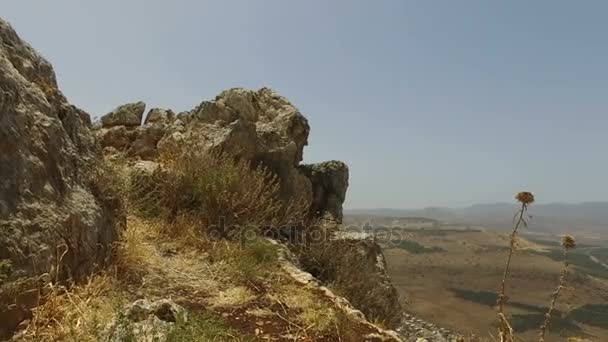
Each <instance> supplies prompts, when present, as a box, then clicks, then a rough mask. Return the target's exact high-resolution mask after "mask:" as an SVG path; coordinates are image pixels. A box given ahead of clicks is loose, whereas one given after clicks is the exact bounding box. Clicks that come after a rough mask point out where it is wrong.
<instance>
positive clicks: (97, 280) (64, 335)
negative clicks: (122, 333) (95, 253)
mask: <svg viewBox="0 0 608 342" xmlns="http://www.w3.org/2000/svg"><path fill="white" fill-rule="evenodd" d="M117 288H118V287H117V286H116V284H115V279H114V278H113V277H111V276H107V275H97V276H93V277H91V278H89V280H88V281H87V282H86V283H84V284H82V285H79V286H75V287H73V288H71V289H69V290H68V289H66V288H65V287H63V286H58V285H53V284H48V285H47V291H48V294H47V295H46V296H45V297H44V298H43V302H44V304H42V305H41V306H39V307H37V308H35V309H34V310H33V317H32V319H31V322H30V324H29V325H28V326H27V328H26V329H25V330H24V331H22V332H20V333H19V334H18V335H17V336H16V337H15V340H16V341H49V342H51V341H99V340H100V339H101V336H102V333H103V329H104V327H105V324H106V323H107V322H108V321H109V320H110V319H111V317H112V316H113V315H114V313H115V311H116V308H117V307H120V306H121V305H122V304H124V302H125V297H124V296H123V294H122V293H120V292H119V291H117V290H116V289H117Z"/></svg>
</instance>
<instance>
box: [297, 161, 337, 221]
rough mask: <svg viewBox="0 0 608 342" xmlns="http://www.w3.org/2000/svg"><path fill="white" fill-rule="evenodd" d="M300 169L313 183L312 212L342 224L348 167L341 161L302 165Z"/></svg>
mask: <svg viewBox="0 0 608 342" xmlns="http://www.w3.org/2000/svg"><path fill="white" fill-rule="evenodd" d="M300 169H301V170H302V171H303V172H304V174H305V175H306V176H307V177H308V178H309V179H310V181H311V182H312V192H313V201H312V206H311V211H312V213H313V215H315V216H317V217H326V218H328V219H330V220H333V221H335V222H337V223H342V218H343V213H342V203H344V200H345V199H346V189H347V188H348V166H347V165H346V164H344V163H343V162H341V161H336V160H332V161H328V162H323V163H319V164H308V165H302V166H301V167H300Z"/></svg>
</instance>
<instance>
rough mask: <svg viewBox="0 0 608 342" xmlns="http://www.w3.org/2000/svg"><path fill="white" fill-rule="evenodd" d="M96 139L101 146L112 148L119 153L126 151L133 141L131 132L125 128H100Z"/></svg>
mask: <svg viewBox="0 0 608 342" xmlns="http://www.w3.org/2000/svg"><path fill="white" fill-rule="evenodd" d="M97 137H98V139H99V142H100V143H101V146H103V147H113V148H115V149H117V150H119V151H122V150H126V149H128V148H129V147H130V146H131V143H132V141H133V133H132V131H131V130H129V129H127V127H125V126H113V127H108V128H100V129H99V130H98V131H97Z"/></svg>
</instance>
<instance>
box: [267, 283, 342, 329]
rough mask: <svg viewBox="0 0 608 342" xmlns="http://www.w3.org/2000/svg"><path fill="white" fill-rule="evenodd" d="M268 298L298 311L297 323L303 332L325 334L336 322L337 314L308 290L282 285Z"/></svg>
mask: <svg viewBox="0 0 608 342" xmlns="http://www.w3.org/2000/svg"><path fill="white" fill-rule="evenodd" d="M269 297H270V298H271V299H272V300H274V301H277V302H279V303H282V304H284V305H286V306H287V307H289V308H291V309H296V310H299V311H300V313H299V314H298V321H299V323H301V324H302V325H301V327H302V328H303V329H304V330H314V331H317V332H325V331H328V330H329V329H333V328H334V326H335V325H336V324H337V322H338V316H337V313H336V312H335V311H334V310H333V309H332V308H331V307H329V306H327V303H324V302H323V301H321V300H320V299H319V298H316V296H315V295H314V294H313V292H312V291H311V289H310V288H305V287H304V288H303V287H301V286H296V285H291V284H290V285H283V286H280V287H278V292H276V293H273V294H270V295H269Z"/></svg>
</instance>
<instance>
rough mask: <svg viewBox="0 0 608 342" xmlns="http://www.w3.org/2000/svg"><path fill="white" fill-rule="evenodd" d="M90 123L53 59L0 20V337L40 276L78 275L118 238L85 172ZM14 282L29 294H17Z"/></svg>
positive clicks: (102, 196)
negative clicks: (6, 270)
mask: <svg viewBox="0 0 608 342" xmlns="http://www.w3.org/2000/svg"><path fill="white" fill-rule="evenodd" d="M90 126H91V121H90V118H89V116H88V114H86V113H85V112H83V111H82V110H80V109H78V108H76V107H75V106H73V105H71V104H70V103H68V101H67V100H66V98H65V97H64V96H63V94H62V93H61V92H60V91H59V89H58V86H57V81H56V78H55V73H54V71H53V68H52V66H51V64H50V63H49V62H47V61H46V60H45V59H44V58H42V57H41V56H40V55H39V54H38V53H37V52H36V51H34V49H32V48H31V47H30V46H29V45H28V44H27V43H25V42H24V41H22V40H21V39H20V38H19V36H18V35H17V34H16V33H15V31H14V30H13V29H12V27H11V26H10V25H9V24H8V23H7V22H5V21H3V20H1V19H0V262H3V263H6V264H10V265H11V267H10V274H6V275H4V276H3V277H0V278H2V280H1V281H0V304H1V305H0V337H1V335H5V334H7V333H9V332H10V331H11V329H13V328H14V327H15V326H16V325H17V324H18V323H19V322H20V321H21V320H22V319H24V318H26V317H27V315H28V313H27V312H28V310H27V309H28V308H30V307H31V306H32V305H35V304H36V298H37V293H38V292H37V291H35V290H33V289H34V288H36V286H37V285H38V282H39V281H45V280H44V279H46V280H50V279H66V278H69V277H71V278H78V277H80V276H84V275H85V274H87V273H88V272H89V271H90V270H91V269H92V268H93V267H94V266H95V265H97V264H100V263H102V262H103V261H104V260H105V258H106V257H107V256H108V247H109V245H110V244H111V243H112V242H113V241H114V240H115V238H116V237H117V231H116V227H117V225H118V223H120V221H121V217H120V215H119V214H118V213H117V212H115V211H114V209H115V207H116V205H117V203H116V202H115V201H114V199H113V198H111V196H108V194H106V193H104V191H103V189H102V188H101V187H99V186H98V184H95V182H94V180H93V178H91V177H90V176H92V174H93V172H92V171H93V170H95V167H94V165H95V163H96V162H97V161H98V158H99V156H100V155H99V149H98V146H97V144H96V142H95V138H94V135H93V134H92V133H91V131H90ZM122 219H124V217H122ZM41 275H45V276H44V277H43V278H44V279H42V278H40V276H41ZM45 277H46V278H45ZM15 284H20V285H19V287H18V288H16V289H15V288H13V290H17V291H18V292H17V293H21V294H29V295H27V296H26V297H25V298H21V299H18V298H17V299H16V298H15V297H14V295H11V294H10V291H9V290H8V288H10V287H11V286H12V287H15V286H17V285H15Z"/></svg>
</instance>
